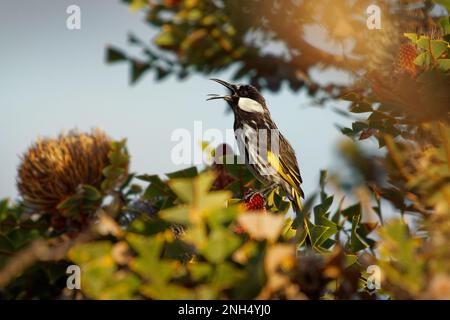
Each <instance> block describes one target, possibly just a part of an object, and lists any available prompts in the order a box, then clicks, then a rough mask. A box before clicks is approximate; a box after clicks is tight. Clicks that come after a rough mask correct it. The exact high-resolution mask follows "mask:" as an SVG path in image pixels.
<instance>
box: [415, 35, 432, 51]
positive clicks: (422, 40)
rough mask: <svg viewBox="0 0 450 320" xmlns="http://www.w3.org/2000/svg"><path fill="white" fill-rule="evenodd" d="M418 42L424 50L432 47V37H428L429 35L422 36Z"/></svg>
mask: <svg viewBox="0 0 450 320" xmlns="http://www.w3.org/2000/svg"><path fill="white" fill-rule="evenodd" d="M416 43H417V45H418V46H419V47H420V48H422V49H424V50H429V49H430V38H428V37H427V36H420V38H419V40H417V42H416Z"/></svg>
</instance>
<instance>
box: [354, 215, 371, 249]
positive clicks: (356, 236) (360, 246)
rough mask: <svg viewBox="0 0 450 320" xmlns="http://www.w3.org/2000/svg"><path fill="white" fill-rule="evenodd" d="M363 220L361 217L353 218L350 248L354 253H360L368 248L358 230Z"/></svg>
mask: <svg viewBox="0 0 450 320" xmlns="http://www.w3.org/2000/svg"><path fill="white" fill-rule="evenodd" d="M360 220H361V215H360V214H359V215H356V216H353V219H352V232H351V236H350V248H351V250H352V252H358V251H360V250H363V249H365V248H367V247H368V245H367V244H366V243H364V242H363V240H362V239H361V237H360V235H359V234H358V232H357V230H358V228H359V222H360Z"/></svg>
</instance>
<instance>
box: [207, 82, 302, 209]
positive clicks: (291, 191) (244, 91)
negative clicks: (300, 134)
mask: <svg viewBox="0 0 450 320" xmlns="http://www.w3.org/2000/svg"><path fill="white" fill-rule="evenodd" d="M211 80H213V81H216V82H218V83H220V84H221V85H223V86H225V87H226V88H227V89H228V90H229V91H230V94H229V95H217V94H212V95H210V97H209V98H208V100H214V99H223V100H225V101H226V102H227V103H228V105H229V106H230V107H231V109H232V110H233V113H234V133H235V137H236V140H237V144H238V148H239V152H240V155H241V157H243V156H245V164H246V165H247V167H248V168H249V170H250V171H251V172H252V173H253V175H254V176H255V178H256V179H258V180H259V181H260V182H261V183H262V184H263V185H264V191H268V190H269V191H270V190H273V189H274V188H276V187H281V188H282V189H283V190H284V192H285V193H286V195H287V197H288V198H289V200H290V201H291V203H292V205H293V208H294V210H295V212H297V213H298V212H300V211H301V208H302V206H301V201H300V198H304V194H303V190H302V189H301V187H300V184H301V183H302V178H301V176H300V170H299V167H298V163H297V158H296V156H295V152H294V149H293V148H292V146H291V145H290V144H289V142H288V141H287V140H286V138H285V137H284V136H283V135H282V134H281V133H280V132H279V130H278V128H277V125H276V124H275V122H274V121H273V120H272V118H271V116H270V112H269V109H268V108H267V104H266V101H265V99H264V97H263V96H262V95H261V93H259V91H258V90H257V89H256V88H255V87H253V86H251V85H242V84H240V85H238V84H230V83H228V82H225V81H223V80H219V79H211Z"/></svg>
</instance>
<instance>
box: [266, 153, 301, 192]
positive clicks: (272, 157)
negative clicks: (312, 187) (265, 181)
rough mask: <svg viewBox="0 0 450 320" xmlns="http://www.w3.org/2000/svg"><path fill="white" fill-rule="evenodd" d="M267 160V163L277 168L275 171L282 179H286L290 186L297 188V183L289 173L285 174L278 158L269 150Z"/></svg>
mask: <svg viewBox="0 0 450 320" xmlns="http://www.w3.org/2000/svg"><path fill="white" fill-rule="evenodd" d="M267 160H268V161H269V164H270V165H271V166H272V167H273V168H275V169H276V170H277V172H278V173H279V174H280V175H281V177H282V178H283V179H284V180H286V181H287V182H288V183H289V184H290V185H291V186H292V187H295V188H297V185H298V184H297V183H295V182H294V180H293V179H292V175H291V174H287V173H286V172H284V168H283V166H282V164H281V163H280V159H279V158H278V157H277V156H276V155H275V154H274V153H272V152H271V151H267Z"/></svg>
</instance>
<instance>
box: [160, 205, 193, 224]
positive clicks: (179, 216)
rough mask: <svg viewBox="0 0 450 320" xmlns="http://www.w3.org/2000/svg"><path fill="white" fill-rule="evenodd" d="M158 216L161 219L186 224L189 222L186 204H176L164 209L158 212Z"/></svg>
mask: <svg viewBox="0 0 450 320" xmlns="http://www.w3.org/2000/svg"><path fill="white" fill-rule="evenodd" d="M159 216H160V217H161V219H163V220H166V221H169V222H172V223H177V224H182V225H188V224H189V207H188V206H177V207H172V208H168V209H164V210H163V211H161V212H160V213H159Z"/></svg>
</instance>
